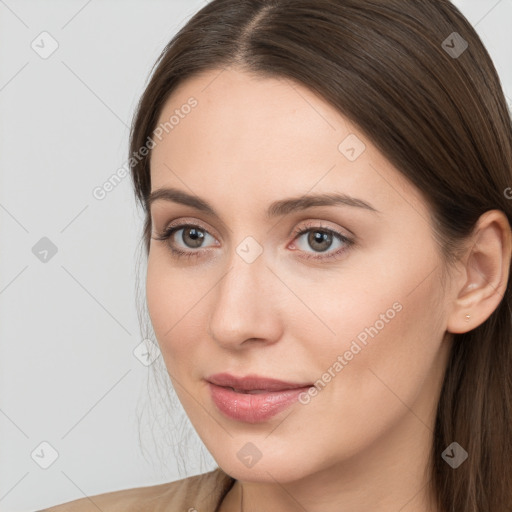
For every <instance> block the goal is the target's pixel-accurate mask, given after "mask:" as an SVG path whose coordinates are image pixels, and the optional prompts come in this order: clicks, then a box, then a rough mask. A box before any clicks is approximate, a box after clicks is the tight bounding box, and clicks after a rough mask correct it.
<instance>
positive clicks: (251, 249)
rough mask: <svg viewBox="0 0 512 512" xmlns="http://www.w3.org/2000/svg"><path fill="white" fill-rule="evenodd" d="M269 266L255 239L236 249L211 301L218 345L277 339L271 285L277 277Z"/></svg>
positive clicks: (249, 238) (239, 245)
mask: <svg viewBox="0 0 512 512" xmlns="http://www.w3.org/2000/svg"><path fill="white" fill-rule="evenodd" d="M266 265H267V261H266V259H265V257H264V253H263V247H262V246H261V245H260V244H259V243H258V242H257V241H256V240H255V239H254V238H252V237H247V238H245V239H244V240H242V242H241V243H239V244H238V246H235V247H234V248H233V250H232V253H231V254H230V257H229V261H228V264H227V270H226V273H225V274H224V276H223V277H222V278H221V280H220V282H219V283H218V285H217V287H216V291H215V293H214V296H213V299H212V300H213V307H212V313H211V318H210V334H211V335H212V336H213V338H214V339H215V340H216V341H217V343H219V344H224V345H226V346H227V345H237V344H241V343H243V342H244V341H245V340H247V339H254V338H257V339H265V340H267V341H268V340H270V339H271V338H273V337H274V336H275V334H276V329H277V328H278V319H277V315H276V309H275V308H274V305H273V304H272V288H273V287H272V285H271V283H270V280H271V279H272V278H274V279H275V277H274V276H273V275H272V272H270V270H269V269H268V268H267V266H266Z"/></svg>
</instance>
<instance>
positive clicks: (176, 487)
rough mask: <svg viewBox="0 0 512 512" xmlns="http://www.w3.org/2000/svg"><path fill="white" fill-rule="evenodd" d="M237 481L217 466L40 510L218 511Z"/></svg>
mask: <svg viewBox="0 0 512 512" xmlns="http://www.w3.org/2000/svg"><path fill="white" fill-rule="evenodd" d="M235 481H236V480H235V479H234V478H232V477H230V476H229V475H227V474H226V473H224V471H222V469H220V468H219V467H218V468H216V469H214V470H213V471H210V472H209V473H203V474H200V475H196V476H190V477H188V478H184V479H182V480H176V481H174V482H169V483H166V484H160V485H152V486H146V487H136V488H133V489H124V490H121V491H113V492H108V493H105V494H98V495H96V496H90V497H88V498H80V499H78V500H74V501H68V502H67V503H63V504H62V505H57V506H55V507H51V508H48V509H45V510H41V511H40V512H98V510H101V511H102V512H217V509H218V507H219V505H220V504H221V502H222V500H223V499H224V496H225V495H226V494H227V493H228V491H229V490H230V489H231V487H232V486H233V484H234V483H235Z"/></svg>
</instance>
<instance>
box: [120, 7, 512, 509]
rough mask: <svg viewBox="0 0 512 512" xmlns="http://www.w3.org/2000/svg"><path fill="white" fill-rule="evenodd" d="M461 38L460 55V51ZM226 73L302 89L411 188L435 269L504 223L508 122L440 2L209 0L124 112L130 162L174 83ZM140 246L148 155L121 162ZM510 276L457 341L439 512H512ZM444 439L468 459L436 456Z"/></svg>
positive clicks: (448, 383) (441, 413) (488, 75)
mask: <svg viewBox="0 0 512 512" xmlns="http://www.w3.org/2000/svg"><path fill="white" fill-rule="evenodd" d="M466 44H467V48H466ZM227 66H236V67H237V68H238V69H241V70H243V71H246V72H248V73H253V74H255V75H258V76H263V77H286V78H290V79H293V80H296V81H297V82H299V83H301V84H303V85H305V86H306V87H308V88H309V89H310V90H312V91H314V92H316V93H318V94H319V95H320V96H321V97H323V98H324V99H325V100H327V101H328V102H329V103H330V104H332V105H333V107H334V108H336V109H338V111H339V112H340V113H342V114H343V115H344V116H346V117H347V118H349V119H350V120H351V121H352V122H353V123H354V124H355V125H356V126H357V127H358V128H359V129H360V130H361V132H362V133H364V134H365V135H366V136H367V137H368V138H369V139H370V140H371V141H372V142H373V144H374V145H375V146H376V147H377V148H378V150H379V151H381V152H382V154H383V155H384V156H385V157H386V158H387V159H388V160H389V161H390V162H391V163H392V164H393V165H394V166H395V167H396V168H397V169H398V170H399V171H400V172H401V173H402V174H403V175H404V176H405V177H406V178H408V179H409V180H410V182H412V183H413V184H414V185H416V187H417V188H418V189H419V190H420V191H421V192H422V193H423V195H424V197H425V200H426V201H427V202H428V204H429V206H430V208H431V211H432V219H431V220H432V227H433V230H434V234H435V237H436V241H437V242H438V244H439V247H440V248H441V250H442V254H443V256H444V257H445V261H446V262H447V263H453V262H455V261H456V260H457V257H458V255H459V249H460V248H461V247H462V245H461V242H463V241H464V239H465V238H466V237H468V236H469V235H470V234H471V233H472V230H473V227H474V226H475V223H476V221H477V220H478V218H479V217H480V216H481V215H482V214H483V213H484V212H486V211H487V210H490V209H499V210H502V211H503V212H504V213H505V214H506V216H507V218H508V221H509V223H511V224H512V207H511V202H510V200H508V199H507V197H506V196H507V194H506V193H505V191H506V190H507V188H508V187H509V186H511V185H512V122H511V117H510V113H509V111H508V107H507V103H506V100H505V96H504V93H503V89H502V86H501V83H500V80H499V77H498V74H497V72H496V69H495V67H494V65H493V62H492V60H491V58H490V56H489V54H488V52H487V51H486V49H485V47H484V45H483V44H482V42H481V40H480V38H479V36H478V35H477V33H476V31H475V30H474V28H473V27H472V26H471V25H470V23H469V22H468V21H467V19H466V18H465V17H464V16H463V15H462V14H461V13H460V11H459V10H458V9H457V8H456V7H455V6H454V5H452V4H451V3H450V2H449V1H448V0H213V1H212V2H210V3H209V4H208V5H206V6H205V7H204V8H203V9H202V10H201V11H200V12H198V13H197V14H196V15H195V16H193V17H192V18H191V19H190V20H189V21H188V23H187V24H186V25H185V26H184V27H183V28H182V29H181V30H180V31H179V32H178V33H177V35H176V36H175V37H174V38H173V39H172V40H171V41H170V42H169V44H168V45H167V46H166V48H165V49H164V51H163V52H162V54H161V56H160V57H159V59H158V61H157V63H156V64H155V68H154V70H153V73H152V76H151V79H150V81H149V83H148V86H147V88H146V90H145V92H144V94H143V96H142V98H141V100H140V102H139V105H138V109H137V111H136V114H135V117H134V121H133V126H132V132H131V141H130V157H132V156H133V155H135V154H136V153H137V154H139V151H140V148H142V147H144V146H145V145H147V141H148V137H151V136H152V134H153V131H154V130H155V128H156V123H157V121H158V118H159V116H160V113H161V111H162V107H163V105H164V103H165V101H166V100H167V99H168V97H169V95H170V94H171V93H172V92H173V90H174V89H175V88H176V87H177V86H178V85H179V84H180V83H182V82H183V81H184V80H186V79H188V78H191V77H193V76H194V75H195V74H198V73H201V72H204V71H208V70H215V69H218V70H221V69H222V68H224V67H227ZM130 163H131V169H132V177H133V182H134V187H135V193H136V197H137V199H138V200H139V202H140V204H141V205H142V208H143V209H144V212H145V224H144V232H143V241H144V243H145V249H146V254H147V253H148V252H149V244H150V234H151V218H150V214H149V209H148V204H147V200H148V196H149V193H150V190H151V180H150V153H149V154H148V155H147V156H145V157H144V158H136V159H132V160H131V161H130ZM510 300H511V286H510V280H509V282H508V283H507V288H506V291H505V293H504V296H503V298H502V300H501V302H500V304H499V306H498V307H497V308H496V310H495V311H494V312H493V313H492V314H491V316H490V317H489V318H488V319H487V320H486V321H485V322H484V323H483V324H481V325H480V326H478V327H477V328H475V329H473V330H471V331H470V332H467V333H464V334H455V335H454V339H453V345H452V349H451V354H450V359H449V362H448V366H447V370H446V374H445V378H444V383H443V387H442V392H441V397H440V401H439V405H438V410H437V417H436V424H435V431H434V442H433V446H432V452H431V464H430V466H429V468H428V469H429V471H430V472H431V477H432V478H431V480H430V484H431V486H432V490H433V492H434V494H435V496H437V498H438V507H439V508H440V510H442V511H444V512H461V511H465V512H482V511H486V512H487V511H488V512H498V511H500V512H501V511H505V510H512V498H511V488H512V462H511V461H512V433H511V422H512V336H511V329H512V327H511V310H510ZM454 441H456V442H457V443H459V444H460V445H461V446H462V447H463V448H464V449H465V450H466V451H467V452H468V454H469V457H468V459H467V460H466V461H465V462H464V463H463V464H462V465H460V466H459V467H458V468H457V469H453V468H452V467H451V466H450V465H448V464H447V463H446V462H445V461H444V460H443V459H442V457H441V454H442V452H443V451H444V450H445V449H446V448H447V447H448V446H449V445H450V444H451V443H452V442H454Z"/></svg>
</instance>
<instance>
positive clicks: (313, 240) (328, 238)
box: [294, 223, 354, 260]
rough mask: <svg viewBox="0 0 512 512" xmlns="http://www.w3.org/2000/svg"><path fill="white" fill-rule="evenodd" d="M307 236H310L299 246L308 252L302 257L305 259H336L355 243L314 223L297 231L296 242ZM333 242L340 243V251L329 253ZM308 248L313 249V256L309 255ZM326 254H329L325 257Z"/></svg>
mask: <svg viewBox="0 0 512 512" xmlns="http://www.w3.org/2000/svg"><path fill="white" fill-rule="evenodd" d="M306 234H307V235H308V236H307V237H306V238H305V239H304V240H303V242H304V243H303V244H299V249H300V250H302V251H304V252H306V255H305V256H301V257H302V258H305V259H311V258H312V259H317V260H321V259H328V258H336V257H337V256H339V255H341V254H342V253H344V252H345V251H346V250H347V249H348V248H349V247H350V246H351V245H353V243H354V241H353V240H351V239H350V238H348V237H346V236H345V235H343V234H342V233H340V232H338V231H336V230H334V229H331V228H326V227H324V226H321V225H315V224H313V223H310V224H307V225H306V226H304V227H302V228H299V229H298V230H297V231H295V232H294V236H295V240H297V239H300V238H302V237H303V235H306ZM333 241H337V242H338V249H337V250H335V251H331V252H327V251H328V250H329V249H330V248H331V246H332V245H333ZM307 247H310V248H312V249H313V254H311V253H309V254H307V253H308V251H307ZM326 252H327V254H326V255H324V253H326ZM315 253H316V254H315Z"/></svg>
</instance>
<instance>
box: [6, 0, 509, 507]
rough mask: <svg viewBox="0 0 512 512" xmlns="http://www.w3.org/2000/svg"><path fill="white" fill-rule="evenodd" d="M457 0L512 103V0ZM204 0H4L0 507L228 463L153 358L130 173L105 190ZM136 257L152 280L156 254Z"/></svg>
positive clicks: (44, 503) (44, 502) (58, 499)
mask: <svg viewBox="0 0 512 512" xmlns="http://www.w3.org/2000/svg"><path fill="white" fill-rule="evenodd" d="M454 3H456V5H457V6H459V7H460V8H461V10H462V11H463V13H464V14H465V15H466V16H467V17H468V19H469V20H470V22H471V23H472V24H473V25H474V26H475V25H476V29H477V31H478V32H479V34H480V36H481V37H482V38H483V40H484V43H485V45H486V46H487V48H488V50H489V52H490V53H491V56H492V57H493V59H494V62H495V64H496V67H497V68H498V72H499V73H500V76H501V78H502V81H503V85H504V89H505V93H506V94H507V96H508V97H509V104H511V105H512V101H511V100H510V98H512V68H511V64H510V62H511V61H512V31H511V30H510V22H511V21H512V0H501V1H497V0H489V1H487V0H485V1H484V0H459V1H457V2H454ZM204 4H205V1H203V0H201V1H198V0H187V1H185V0H183V1H178V0H166V1H157V0H152V1H142V0H138V1H136V0H125V1H124V2H120V1H118V2H115V1H113V0H102V1H100V0H89V1H86V0H80V1H75V0H62V1H49V0H47V1H40V0H39V1H36V0H33V1H21V0H17V1H15V0H5V1H3V0H0V62H1V66H0V108H1V122H0V130H1V136H0V169H1V173H0V230H1V234H2V236H1V237H0V311H1V318H0V340H1V344H0V436H1V438H0V439H1V440H0V443H1V444H0V450H1V452H0V453H1V456H0V511H12V512H22V511H23V512H27V511H32V510H36V509H41V508H44V507H48V506H50V505H54V504H57V503H63V502H65V501H70V500H73V499H77V498H82V497H84V496H86V495H89V496H91V495H94V494H99V493H102V492H108V491H113V490H118V489H125V488H129V487H138V486H143V485H154V484H158V483H163V482H167V481H171V480H176V479H178V478H183V477H185V476H188V475H192V474H197V473H200V472H203V471H207V470H209V469H212V468H213V467H214V466H215V462H214V461H213V459H212V458H211V456H210V455H209V454H208V452H207V451H206V449H205V448H204V447H203V446H202V445H201V443H200V441H199V439H198V438H197V436H196V434H195V432H194V431H193V430H192V429H191V428H187V425H189V424H188V420H187V418H186V417H185V416H184V414H183V411H182V410H181V408H180V406H177V407H176V412H175V413H174V414H173V415H171V416H166V413H165V408H164V406H162V405H161V404H165V403H166V400H167V397H166V395H165V394H163V395H161V394H159V393H160V390H162V389H164V388H166V385H165V375H164V371H165V368H164V366H163V361H162V358H161V357H158V356H159V354H158V352H151V355H150V359H149V361H151V360H152V359H153V357H156V360H155V362H154V363H153V364H152V365H149V366H148V365H147V363H148V362H149V361H147V359H146V361H144V351H143V350H142V348H143V347H144V345H140V344H141V342H142V340H143V338H144V337H145V333H144V331H143V330H142V331H141V328H140V327H139V321H138V316H137V309H136V293H135V282H136V269H137V267H138V262H137V255H138V240H139V236H140V233H141V226H142V215H141V212H140V211H139V210H138V209H137V208H136V206H135V201H134V198H133V192H132V189H131V182H130V178H129V177H126V178H125V179H124V180H122V181H121V182H120V183H119V185H117V186H116V187H115V188H114V189H113V190H112V191H110V192H109V193H108V194H107V195H106V197H105V198H104V199H102V200H99V199H96V198H95V197H94V195H93V190H94V189H95V187H98V186H101V185H102V184H103V183H104V182H105V181H107V180H108V179H109V177H110V176H111V175H112V174H114V173H115V172H116V171H117V170H118V169H119V168H120V167H122V166H123V165H124V164H125V163H126V157H127V152H128V150H127V144H128V127H129V125H130V122H131V117H132V114H133V109H134V107H135V105H136V102H137V100H138V98H139V96H140V94H141V93H142V91H143V88H144V84H145V82H146V79H147V77H148V74H149V72H150V68H151V66H152V65H153V63H154V61H155V59H156V58H157V56H158V55H159V53H160V51H161V50H162V49H163V47H164V45H165V44H166V43H167V42H168V41H169V40H170V39H171V37H172V36H173V35H174V33H175V32H176V30H177V29H178V28H179V27H181V26H182V25H183V24H184V23H185V22H186V20H187V19H188V18H189V17H190V15H191V14H193V13H194V12H196V11H197V10H198V9H199V8H200V7H202V6H203V5H204ZM44 31H46V32H48V33H49V34H50V36H46V35H43V36H40V34H41V33H42V32H44ZM447 35H448V34H447ZM33 41H34V43H33ZM53 41H56V42H57V43H58V48H57V50H56V51H55V52H54V53H53V54H52V55H50V56H47V58H43V56H45V57H46V55H45V52H49V51H50V50H51V49H52V44H56V43H54V42H53ZM32 44H33V45H34V46H35V48H32V46H31V45H32ZM511 185H512V184H511ZM44 237H46V238H47V239H49V240H50V241H51V247H55V248H56V249H57V252H56V253H55V254H52V250H51V247H50V245H49V242H48V241H45V240H43V241H41V239H42V238H44ZM34 247H35V249H33V248H34ZM45 250H47V251H48V253H45V252H44V251H45ZM34 253H35V254H34ZM41 258H42V259H43V260H45V259H46V261H41ZM139 268H140V269H141V270H140V275H141V283H142V286H143V283H144V261H142V262H141V263H140V267H139ZM137 354H138V355H139V357H137ZM141 360H142V361H141ZM152 370H154V371H155V372H156V373H152ZM159 374H160V375H164V380H162V383H161V384H160V386H159V385H158V384H156V383H155V382H154V380H153V379H152V376H153V375H159ZM149 395H151V396H153V397H154V398H153V400H152V402H151V403H156V407H155V408H153V409H151V408H149V406H150V405H151V403H150V402H149V400H148V396H149ZM171 399H173V400H174V401H175V396H173V395H172V394H171ZM159 404H160V407H158V405H159ZM174 422H175V424H174ZM139 423H140V429H139ZM174 427H175V428H174ZM139 434H140V439H139ZM187 438H188V439H189V444H188V445H187V446H181V445H180V446H178V447H177V451H178V453H182V454H183V456H185V457H187V458H190V459H191V461H192V463H191V464H189V465H188V466H187V467H184V468H181V467H180V466H179V465H178V463H177V461H176V457H175V452H174V450H173V449H172V446H171V445H172V443H174V442H181V441H182V440H184V439H185V440H186V439H187ZM41 443H49V445H47V444H41ZM52 450H55V451H56V452H57V453H58V456H57V457H56V458H55V456H54V454H53V451H52ZM53 459H55V460H53ZM50 463H51V464H50ZM48 464H50V465H49V466H48V467H47V468H46V469H44V468H43V467H42V466H45V465H48Z"/></svg>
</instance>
